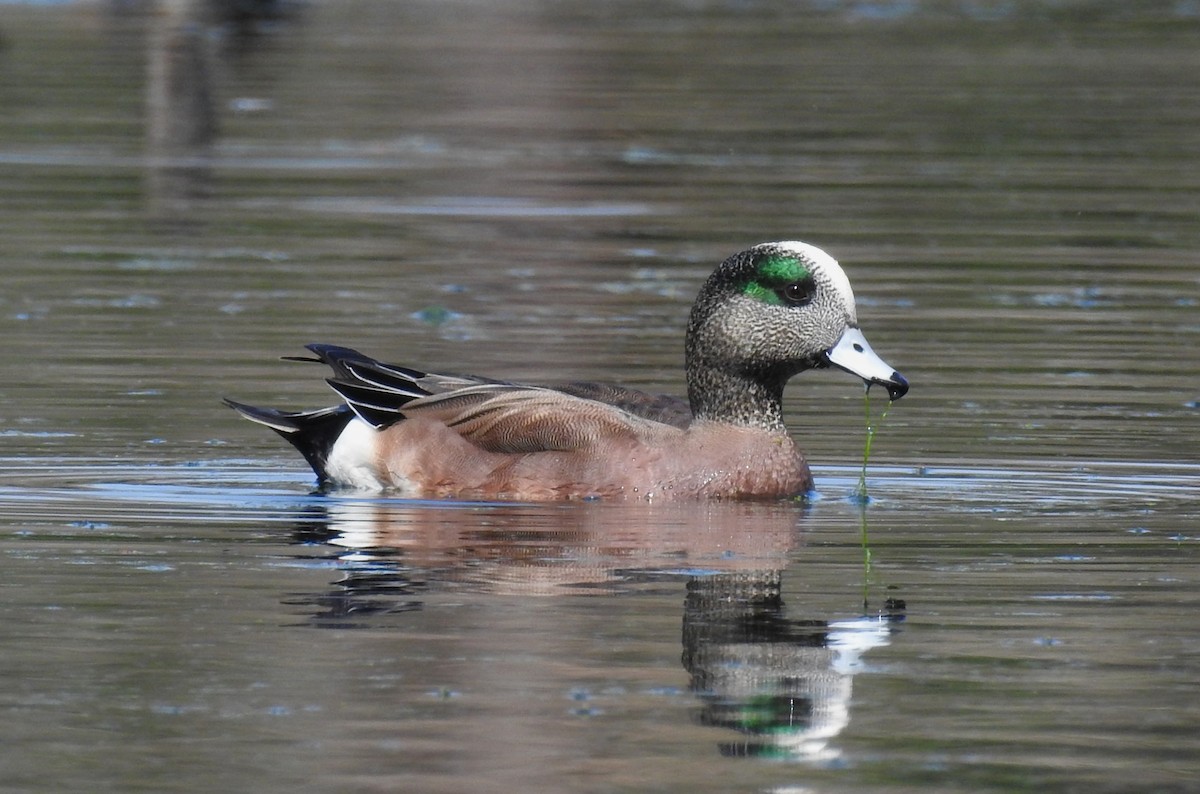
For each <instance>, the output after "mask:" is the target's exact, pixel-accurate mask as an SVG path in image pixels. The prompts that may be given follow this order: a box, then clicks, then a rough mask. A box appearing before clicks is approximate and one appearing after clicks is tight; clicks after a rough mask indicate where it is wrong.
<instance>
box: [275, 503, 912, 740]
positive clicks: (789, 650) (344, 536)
mask: <svg viewBox="0 0 1200 794" xmlns="http://www.w3.org/2000/svg"><path fill="white" fill-rule="evenodd" d="M315 506H316V507H317V508H318V509H319V511H321V512H323V513H324V515H323V516H322V515H320V514H314V516H313V517H312V520H311V521H308V522H305V523H304V524H303V526H302V527H301V528H299V529H298V530H297V533H296V538H297V540H299V541H301V542H303V543H305V544H306V545H312V544H313V543H314V542H320V543H322V544H326V545H329V546H333V547H335V548H337V549H339V553H338V562H339V567H340V569H341V570H342V571H343V572H344V576H343V578H342V579H341V580H339V581H338V582H336V583H335V585H334V587H333V588H332V589H331V591H330V592H327V593H323V594H320V595H317V596H313V597H308V598H305V599H301V600H299V601H293V602H292V603H296V604H302V605H304V606H306V607H309V608H311V607H312V606H314V605H315V606H318V607H320V610H321V611H320V612H319V613H317V614H315V615H313V616H312V617H311V618H310V620H311V622H312V623H313V625H317V626H322V627H336V628H353V627H355V626H363V627H367V626H378V625H379V622H380V620H386V617H384V616H385V615H387V614H394V613H401V612H408V611H414V610H421V609H423V608H424V605H425V603H426V601H427V600H429V599H432V598H434V597H436V594H438V593H439V592H446V591H454V592H459V593H461V592H464V591H469V592H476V593H487V594H492V595H497V596H500V595H533V596H568V595H580V594H610V595H619V594H621V593H628V592H632V593H636V592H639V587H643V586H645V585H646V584H647V583H649V582H662V581H664V580H668V581H678V580H681V579H682V580H684V581H686V590H687V592H686V596H685V599H684V604H683V615H682V638H683V654H682V661H683V667H684V669H685V670H686V672H687V674H688V677H689V679H688V688H689V691H691V692H692V693H693V694H694V695H695V696H696V697H697V698H698V699H699V701H700V703H701V706H700V709H699V711H698V712H697V713H698V718H697V719H698V721H699V722H700V723H701V724H703V725H707V726H715V727H719V728H722V729H726V730H729V731H731V738H727V739H722V740H718V745H719V748H720V751H721V753H722V754H725V755H733V756H770V757H784V758H789V759H795V760H811V761H823V760H828V759H830V758H833V757H836V755H837V750H836V748H835V747H834V746H833V745H832V742H833V740H834V739H835V738H836V737H837V735H838V734H839V733H840V732H841V731H842V730H843V729H844V728H845V727H846V725H847V724H848V722H849V719H850V698H851V689H852V680H853V676H854V675H855V673H856V672H857V671H858V669H859V665H860V656H861V654H862V653H863V652H865V651H867V650H869V649H871V648H874V647H878V646H881V645H886V644H887V642H888V640H889V637H890V635H891V633H892V632H893V631H894V630H895V627H896V625H897V623H898V622H899V621H900V620H901V619H902V614H903V606H902V604H899V603H898V602H894V603H889V604H887V605H885V610H884V611H883V613H881V614H878V615H874V616H869V617H859V618H854V619H850V620H841V621H831V620H828V619H827V618H825V617H823V616H816V617H814V616H805V617H799V618H797V617H790V616H789V615H788V614H787V612H788V610H787V609H786V607H785V605H784V601H783V597H782V593H781V580H782V572H783V570H784V569H785V568H786V567H787V566H788V564H789V562H790V561H791V560H792V559H794V557H795V553H796V550H797V548H798V547H799V546H800V545H801V544H802V540H803V535H802V529H801V522H802V519H803V517H804V513H805V512H806V508H804V507H802V506H798V505H779V504H762V503H734V504H729V503H699V504H688V505H663V506H650V507H646V506H639V507H634V506H629V505H621V504H615V505H614V504H583V505H580V504H574V505H560V506H555V507H553V508H549V509H548V508H547V507H546V506H544V505H542V506H528V505H515V504H511V503H507V504H468V503H448V502H412V501H401V500H385V499H369V498H345V497H327V498H322V499H320V500H319V502H317V503H316V505H315ZM537 613H538V617H537V618H534V617H528V618H526V619H527V620H529V621H537V626H536V627H535V626H532V625H530V626H524V625H515V626H511V627H509V630H511V631H513V632H516V633H524V632H528V631H531V630H532V629H534V628H536V629H537V630H538V633H539V634H541V635H544V634H545V633H546V630H547V629H549V630H550V633H551V634H552V635H554V636H556V637H560V638H563V637H570V636H572V633H577V632H578V630H579V628H578V626H575V625H573V624H571V623H569V622H566V621H568V620H569V618H566V617H564V618H563V620H564V624H563V625H562V626H561V627H560V628H558V627H553V626H547V625H546V624H545V621H547V620H551V621H552V620H554V619H555V614H556V613H555V611H554V610H537ZM506 614H508V612H507V611H506ZM520 619H521V618H518V620H520ZM498 630H499V629H498ZM732 732H736V738H735V734H733V733H732Z"/></svg>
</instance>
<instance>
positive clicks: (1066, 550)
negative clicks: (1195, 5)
mask: <svg viewBox="0 0 1200 794" xmlns="http://www.w3.org/2000/svg"><path fill="white" fill-rule="evenodd" d="M160 24H161V22H160ZM1198 35H1200V27H1197V19H1196V17H1195V15H1194V14H1192V13H1189V4H1186V3H1181V4H1175V5H1174V6H1171V7H1169V8H1163V9H1158V8H1157V7H1155V8H1151V7H1150V6H1146V7H1145V8H1143V7H1141V6H1130V5H1129V4H1118V3H1101V2H1095V3H1073V4H1040V3H1012V4H1004V3H1000V4H980V3H963V4H935V3H894V4H889V3H836V2H835V3H801V4H773V3H749V4H716V3H715V4H700V5H697V4H666V5H661V6H656V7H655V8H654V9H645V8H642V7H640V6H638V7H636V8H635V7H630V6H625V5H623V4H619V3H611V4H610V3H600V4H596V3H591V4H579V3H570V2H567V3H560V4H534V3H516V2H514V3H498V4H497V3H488V4H478V5H476V4H471V3H462V4H452V5H450V6H447V5H445V4H437V3H428V4H422V3H410V4H402V5H400V4H393V3H385V2H373V1H371V0H362V2H352V3H339V4H329V5H325V4H313V5H310V6H307V7H304V8H299V9H295V10H293V11H292V12H291V13H289V14H287V15H285V16H284V17H283V18H281V19H277V20H272V21H270V22H269V23H264V24H263V25H262V26H261V27H260V28H258V29H257V33H255V34H252V35H249V36H247V37H244V38H237V37H234V36H232V35H226V36H224V37H222V36H216V35H214V36H205V37H204V38H203V42H202V47H203V49H204V51H205V52H207V53H208V55H209V57H211V59H212V60H211V64H210V78H211V84H210V85H209V92H210V97H211V102H212V105H211V113H212V116H213V121H214V122H215V123H214V126H213V128H212V135H211V139H209V140H207V141H205V142H202V143H201V144H200V145H199V148H198V149H195V150H194V151H190V152H189V151H183V152H182V153H181V151H180V150H177V149H172V148H171V147H172V146H174V145H175V144H174V143H172V142H170V141H167V142H163V141H161V140H160V139H158V138H156V137H155V135H157V134H158V133H156V132H155V131H154V130H155V129H156V128H154V127H153V124H152V121H151V120H150V119H148V118H147V116H148V115H152V110H153V107H154V104H153V102H151V101H150V99H149V97H150V96H151V95H150V94H149V93H148V91H149V89H148V84H149V83H152V82H153V69H155V68H159V67H156V66H155V64H161V63H162V61H161V60H156V58H161V56H162V51H161V50H156V49H155V48H156V47H161V46H162V45H161V42H162V41H163V38H162V31H155V30H153V29H152V25H151V23H150V21H149V20H147V19H146V18H143V17H142V16H139V15H138V14H136V13H109V11H108V10H106V8H105V7H103V6H92V5H73V4H67V5H62V6H52V7H37V6H20V5H16V6H6V7H5V10H4V13H3V14H2V15H0V39H2V41H3V47H2V48H0V68H2V69H3V70H4V73H5V76H6V77H5V79H4V80H3V81H0V106H2V107H3V108H4V113H3V114H0V201H2V202H3V210H4V211H3V212H2V213H0V234H2V239H3V240H4V244H3V246H0V248H2V249H3V250H0V273H2V274H3V275H2V278H3V282H2V283H3V290H2V291H0V330H2V331H3V335H4V340H5V344H4V348H3V353H2V354H0V376H2V381H0V382H2V383H3V386H2V387H0V389H2V393H3V397H4V399H3V401H0V420H2V421H0V516H2V518H0V611H2V612H3V620H2V621H0V673H2V676H3V679H4V680H5V681H7V682H9V685H8V686H7V687H6V688H5V689H4V693H3V695H0V711H2V712H3V713H4V715H5V717H6V719H5V720H4V721H3V723H4V725H5V727H4V728H3V729H0V782H2V784H3V787H4V788H5V789H6V790H13V791H44V790H53V791H72V790H80V791H82V790H87V791H97V790H107V791H173V790H177V791H201V790H204V791H207V790H213V789H215V788H224V789H227V790H247V789H251V790H255V791H273V790H291V791H295V790H306V791H308V790H311V791H382V790H389V791H390V790H403V791H429V792H439V791H445V792H459V791H464V790H473V789H478V790H489V791H509V790H511V791H527V790H547V791H626V790H627V791H650V790H677V791H779V792H783V791H789V792H791V791H797V792H798V791H806V792H807V791H812V792H817V791H820V792H826V791H830V792H834V791H846V792H861V791H911V790H921V789H930V790H938V791H984V790H998V791H999V790H1042V791H1082V790H1086V791H1127V790H1155V791H1185V790H1192V789H1194V788H1195V786H1196V781H1197V779H1198V778H1200V765H1198V764H1197V762H1196V760H1195V759H1196V758H1197V757H1200V746H1198V741H1197V739H1196V738H1195V737H1196V736H1197V735H1198V734H1197V731H1196V728H1197V724H1198V723H1200V713H1198V712H1200V706H1197V704H1198V703H1200V698H1198V697H1197V695H1198V694H1200V693H1198V692H1197V684H1196V681H1197V680H1200V669H1198V668H1197V659H1198V658H1200V639H1198V637H1197V634H1196V630H1195V629H1196V620H1195V614H1196V607H1197V592H1198V590H1197V577H1196V574H1195V570H1196V563H1197V534H1198V533H1197V523H1198V522H1197V519H1198V517H1200V509H1198V507H1197V500H1196V493H1198V492H1200V461H1198V460H1197V456H1196V442H1195V439H1196V437H1197V417H1198V416H1200V414H1198V409H1197V400H1200V387H1197V385H1196V377H1195V376H1196V373H1197V371H1198V369H1200V366H1198V365H1200V358H1198V356H1197V353H1196V349H1197V341H1198V338H1197V335H1198V334H1200V323H1198V322H1197V319H1196V318H1197V314H1196V311H1197V309H1196V307H1197V302H1198V301H1200V277H1198V276H1197V272H1198V271H1197V269H1196V253H1195V252H1196V251H1197V250H1198V248H1200V246H1198V243H1200V183H1198V174H1200V168H1198V167H1197V166H1198V162H1197V155H1196V152H1198V151H1200V117H1198V116H1200V111H1198V110H1197V109H1198V108H1200V102H1198V101H1197V100H1198V99H1200V77H1198V76H1200V63H1197V61H1198V60H1200V47H1197V46H1196V45H1197V43H1198V40H1197V37H1198ZM173 46H179V45H178V44H176V45H173ZM171 118H175V116H171ZM156 141H157V143H154V142H156ZM148 142H150V143H154V146H150V144H149V143H148ZM155 147H160V148H155ZM164 147H165V148H164ZM197 153H198V154H197ZM783 238H800V239H805V240H808V241H811V242H813V243H816V244H818V245H820V246H822V247H824V248H826V249H827V250H829V251H830V252H831V253H833V254H834V255H835V256H836V257H838V258H839V259H840V260H841V261H842V263H843V264H844V266H845V267H846V269H847V271H848V273H849V274H850V277H851V279H852V281H853V283H854V285H855V290H856V293H857V295H858V297H859V315H860V320H861V321H862V325H863V328H864V330H865V332H866V334H867V336H868V338H870V339H871V341H872V344H873V345H874V347H875V348H876V350H877V351H879V352H880V353H881V354H882V355H883V356H884V357H885V358H886V359H887V360H888V361H889V362H891V363H892V364H894V365H895V366H897V367H898V368H899V369H900V370H901V371H902V372H903V373H904V374H905V375H906V376H907V377H908V378H909V379H910V381H912V383H913V390H912V392H911V393H910V394H909V395H908V396H907V397H905V398H904V400H902V401H901V402H899V403H897V404H896V405H895V406H893V407H892V409H891V410H890V412H889V414H888V416H887V419H886V421H885V422H884V423H883V425H882V427H881V428H880V431H879V435H878V437H877V438H876V440H875V444H874V449H873V454H872V461H871V466H870V470H869V474H870V478H869V487H870V492H871V494H872V497H873V499H872V501H871V502H870V503H869V504H868V505H866V506H865V507H864V506H862V505H860V504H858V503H857V502H855V501H854V500H853V499H852V498H851V497H852V494H853V492H854V489H855V486H856V484H857V478H858V466H859V464H860V462H861V461H860V459H859V456H860V454H861V450H862V440H863V432H864V419H863V401H862V390H861V387H860V386H859V385H858V384H856V383H855V382H854V381H853V379H852V378H850V377H849V376H846V375H844V374H840V373H836V372H828V371H826V372H810V373H805V374H803V375H802V376H800V377H799V378H797V379H796V381H795V382H794V383H793V384H792V385H791V387H790V389H789V392H788V395H787V402H786V410H787V414H788V416H787V418H788V421H789V424H790V425H791V426H792V428H793V429H794V431H795V433H796V435H797V438H798V439H799V440H800V441H801V443H802V445H803V446H804V447H805V448H806V449H807V450H808V452H809V455H810V457H811V459H812V461H813V462H814V464H815V466H814V470H815V473H816V477H817V489H818V497H817V498H816V499H815V500H814V501H812V502H811V503H809V504H807V505H801V504H782V505H777V504H769V505H763V504H754V505H724V504H717V505H707V504H706V505H682V506H662V505H650V506H627V505H609V504H568V505H525V504H503V503H496V504H492V503H485V504H479V503H430V502H413V501H405V500H396V499H381V498H370V497H366V496H362V495H352V494H334V495H323V494H317V493H314V492H313V490H312V478H311V474H310V473H309V472H308V471H307V470H306V468H305V467H304V465H303V462H302V461H301V460H300V458H299V457H298V456H295V455H294V454H293V453H291V451H290V450H289V449H288V448H286V445H284V444H283V443H282V442H281V441H280V440H279V439H278V438H276V437H275V436H274V435H273V434H270V433H268V432H265V431H263V429H262V428H259V427H255V426H252V425H250V424H249V423H244V422H240V421H238V420H237V418H236V417H235V416H234V415H233V414H232V412H229V411H227V410H226V409H224V408H222V407H221V406H220V404H219V399H220V397H221V396H225V395H229V396H234V397H237V398H239V399H243V400H246V401H248V402H256V403H262V404H272V405H280V406H294V407H315V406H319V405H323V404H327V403H328V401H329V400H330V392H328V390H327V389H326V387H325V386H324V384H323V383H322V380H321V373H320V370H319V369H318V368H316V367H312V366H302V365H299V364H293V363H287V362H281V361H279V360H278V359H279V357H280V356H283V355H292V354H295V353H298V352H300V349H301V347H302V345H303V344H305V343H307V342H311V341H328V342H336V343H341V344H348V345H353V346H356V347H359V348H361V349H363V350H364V351H365V352H368V353H370V354H374V355H378V356H381V357H384V358H389V359H393V360H396V361H399V362H405V363H410V364H413V365H416V366H430V367H438V366H440V367H445V368H447V369H451V370H459V371H474V372H479V373H482V374H490V375H497V376H503V377H510V378H517V379H520V378H528V379H534V380H557V379H569V378H602V379H614V380H620V381H623V382H625V383H628V384H630V385H634V386H639V387H644V388H649V389H653V390H658V391H669V392H680V391H682V383H683V377H682V372H681V371H680V368H679V363H680V359H681V346H682V328H683V325H684V323H685V322H686V316H687V312H688V309H689V304H690V300H691V298H692V296H693V295H694V293H695V290H696V289H697V287H698V285H699V283H700V281H701V280H702V279H703V278H704V276H705V275H706V274H707V273H708V272H709V271H710V270H711V268H712V267H713V266H714V265H715V263H716V262H718V261H719V260H720V259H722V258H724V257H725V256H727V255H729V254H730V253H733V252H734V251H737V250H739V249H741V248H744V247H746V246H747V245H750V244H753V243H756V242H760V241H763V240H769V239H783ZM873 396H875V397H876V399H875V400H874V401H873V409H874V412H875V414H876V416H877V415H878V413H879V411H880V410H881V409H882V405H881V404H880V401H879V399H878V395H873ZM864 544H865V545H864Z"/></svg>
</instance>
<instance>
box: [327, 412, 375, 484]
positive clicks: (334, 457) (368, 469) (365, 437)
mask: <svg viewBox="0 0 1200 794" xmlns="http://www.w3.org/2000/svg"><path fill="white" fill-rule="evenodd" d="M378 444H379V432H378V431H377V430H376V429H375V428H374V427H371V425H369V424H367V423H366V422H364V421H363V420H361V419H359V418H358V417H354V419H352V420H351V421H350V423H349V424H348V425H346V429H345V430H343V431H342V434H341V435H340V436H338V439H337V441H335V442H334V443H333V449H331V450H330V451H329V459H328V460H327V461H326V462H325V474H326V476H327V477H329V479H330V481H331V482H333V483H334V484H335V485H339V486H342V487H345V488H358V489H359V490H363V491H382V490H384V489H385V488H386V487H387V484H386V483H384V482H383V481H381V480H380V479H379V467H378V463H379V455H378Z"/></svg>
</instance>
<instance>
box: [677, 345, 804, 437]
mask: <svg viewBox="0 0 1200 794" xmlns="http://www.w3.org/2000/svg"><path fill="white" fill-rule="evenodd" d="M687 381H688V402H690V403H691V406H692V415H693V416H694V417H695V418H696V419H704V420H707V421H710V422H723V423H725V424H731V425H738V426H740V427H752V428H756V429H760V430H769V431H771V432H778V433H786V432H787V428H786V427H785V426H784V424H783V387H784V384H785V383H786V382H787V377H786V376H783V375H779V374H776V373H771V372H759V373H746V372H731V371H729V370H727V369H718V368H714V367H707V366H705V365H704V364H702V363H700V362H695V361H694V362H692V366H690V367H688V373H687Z"/></svg>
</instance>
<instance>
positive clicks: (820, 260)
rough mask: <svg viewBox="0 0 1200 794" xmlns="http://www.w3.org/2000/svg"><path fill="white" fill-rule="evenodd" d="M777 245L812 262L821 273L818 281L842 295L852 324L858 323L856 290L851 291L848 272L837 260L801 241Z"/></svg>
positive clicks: (787, 241) (784, 242)
mask: <svg viewBox="0 0 1200 794" xmlns="http://www.w3.org/2000/svg"><path fill="white" fill-rule="evenodd" d="M776 245H778V246H779V247H780V248H782V249H785V250H788V251H793V252H794V253H796V254H798V255H799V256H801V257H803V258H804V259H807V260H808V261H809V262H811V263H812V264H813V265H814V266H815V267H816V270H817V271H818V272H819V273H820V275H818V276H817V280H818V281H819V282H822V283H823V285H824V286H828V287H831V288H832V289H833V290H834V291H835V292H837V293H838V294H839V295H841V297H842V302H843V303H845V304H846V309H847V310H848V311H849V312H850V322H858V316H857V312H856V311H855V307H854V290H852V289H850V279H848V278H847V277H846V271H844V270H842V266H841V265H839V264H838V262H837V260H836V259H834V258H833V257H832V256H830V255H829V254H827V253H825V252H824V251H822V250H821V249H820V248H817V247H816V246H815V245H809V244H808V243H802V242H800V241H799V240H785V241H783V242H781V243H776Z"/></svg>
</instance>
